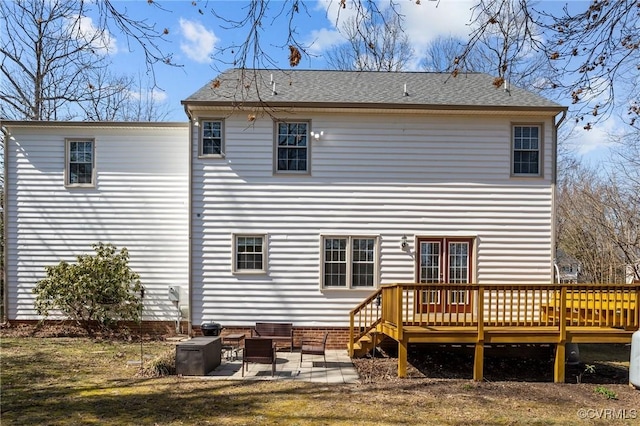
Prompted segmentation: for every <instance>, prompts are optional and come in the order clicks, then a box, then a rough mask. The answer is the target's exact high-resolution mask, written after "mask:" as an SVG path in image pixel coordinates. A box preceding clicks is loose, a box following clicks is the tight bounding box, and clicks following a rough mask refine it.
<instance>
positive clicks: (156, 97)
mask: <svg viewBox="0 0 640 426" xmlns="http://www.w3.org/2000/svg"><path fill="white" fill-rule="evenodd" d="M129 97H130V98H132V99H136V100H140V99H148V100H151V101H153V102H156V103H163V102H164V101H166V100H167V93H166V92H165V91H163V90H158V89H153V90H151V91H150V92H149V91H142V90H141V91H138V92H134V91H129Z"/></svg>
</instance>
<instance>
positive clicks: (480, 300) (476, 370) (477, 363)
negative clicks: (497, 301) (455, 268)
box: [473, 285, 484, 382]
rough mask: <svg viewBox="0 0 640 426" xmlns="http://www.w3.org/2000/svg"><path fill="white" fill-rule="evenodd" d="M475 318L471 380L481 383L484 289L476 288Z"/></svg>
mask: <svg viewBox="0 0 640 426" xmlns="http://www.w3.org/2000/svg"><path fill="white" fill-rule="evenodd" d="M476 302H477V305H476V306H477V307H476V318H477V321H478V326H477V327H478V331H477V332H478V336H477V339H476V349H475V353H474V357H473V380H475V381H477V382H479V381H482V377H483V374H484V371H483V370H484V287H483V286H482V285H480V286H478V295H477V297H476Z"/></svg>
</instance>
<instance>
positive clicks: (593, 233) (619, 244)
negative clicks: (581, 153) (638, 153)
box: [557, 166, 640, 283]
mask: <svg viewBox="0 0 640 426" xmlns="http://www.w3.org/2000/svg"><path fill="white" fill-rule="evenodd" d="M637 190H638V187H637V185H636V186H635V190H634V189H633V187H627V185H626V184H621V182H620V181H619V179H618V177H617V176H616V175H615V174H614V175H611V176H602V175H599V174H598V172H597V171H596V170H591V169H589V168H586V167H584V166H577V167H575V168H573V169H571V170H567V171H566V173H565V174H564V178H563V180H562V181H561V182H560V185H559V189H558V226H557V235H558V246H559V248H561V249H562V250H563V251H564V252H565V253H567V254H569V255H571V256H572V257H573V258H575V259H577V260H578V261H580V263H581V265H582V279H583V280H584V281H589V282H598V283H613V282H623V281H625V280H628V279H629V278H630V277H631V278H633V279H635V280H640V203H639V202H638V196H637Z"/></svg>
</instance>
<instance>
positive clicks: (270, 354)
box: [242, 338, 276, 377]
mask: <svg viewBox="0 0 640 426" xmlns="http://www.w3.org/2000/svg"><path fill="white" fill-rule="evenodd" d="M250 362H255V363H258V364H271V376H272V377H273V376H275V374H276V348H275V346H274V345H273V340H272V339H260V338H258V339H254V338H246V339H245V340H244V351H243V353H242V377H244V372H245V368H246V369H248V366H247V364H248V363H250Z"/></svg>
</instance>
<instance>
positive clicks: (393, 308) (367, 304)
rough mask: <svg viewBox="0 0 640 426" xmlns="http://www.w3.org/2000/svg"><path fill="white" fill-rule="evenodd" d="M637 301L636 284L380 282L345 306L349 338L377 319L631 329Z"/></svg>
mask: <svg viewBox="0 0 640 426" xmlns="http://www.w3.org/2000/svg"><path fill="white" fill-rule="evenodd" d="M639 300H640V284H607V285H600V284H393V285H384V286H382V287H381V288H380V289H379V290H378V291H376V292H375V293H373V294H372V295H371V296H370V297H368V298H367V299H366V300H365V301H364V302H363V303H361V304H360V305H358V306H357V307H356V308H355V309H353V310H352V311H351V315H350V316H351V337H352V338H351V339H350V341H351V342H355V341H357V340H358V339H359V338H360V337H361V336H363V335H364V334H366V333H368V332H369V331H370V330H371V329H373V328H375V327H376V326H377V325H378V324H388V325H391V326H395V327H397V328H398V329H401V328H402V326H408V325H411V326H423V327H446V326H463V327H464V326H469V327H472V326H475V327H478V326H479V325H482V326H483V327H543V326H546V327H560V326H561V325H562V327H567V326H572V327H614V328H624V329H626V330H636V329H638V328H639V326H640V315H639V309H638V301H639ZM400 333H402V332H401V331H400ZM350 349H352V347H351V348H350Z"/></svg>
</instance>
